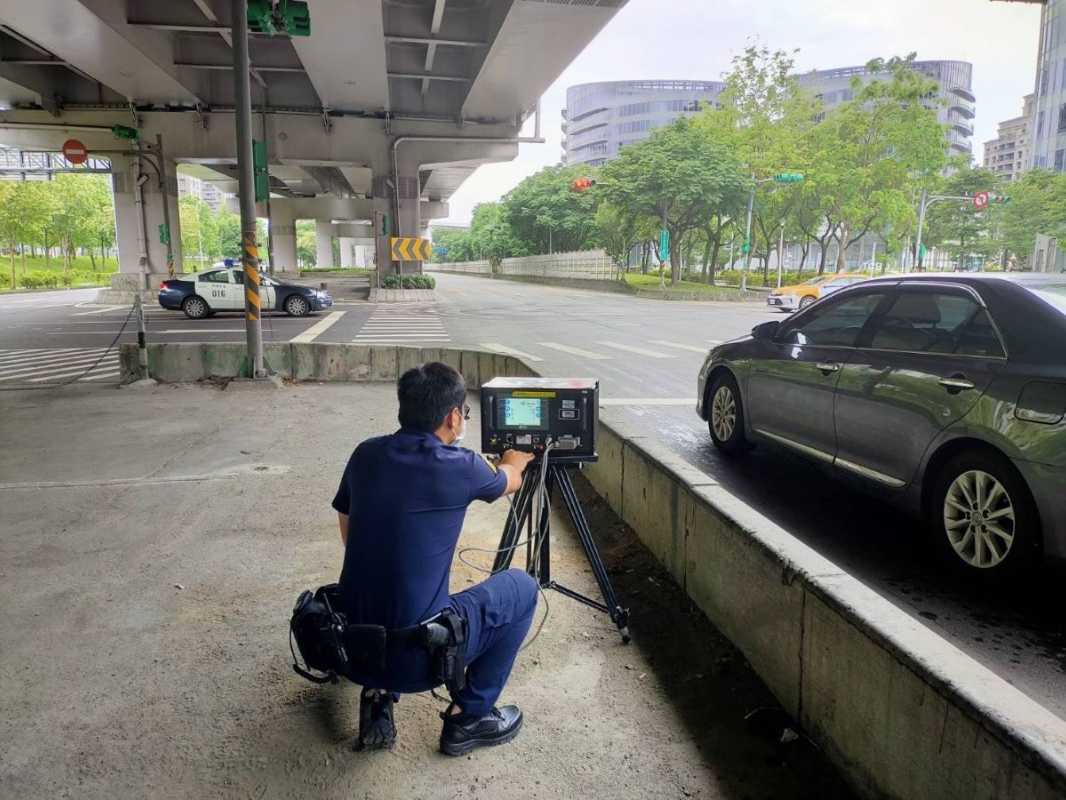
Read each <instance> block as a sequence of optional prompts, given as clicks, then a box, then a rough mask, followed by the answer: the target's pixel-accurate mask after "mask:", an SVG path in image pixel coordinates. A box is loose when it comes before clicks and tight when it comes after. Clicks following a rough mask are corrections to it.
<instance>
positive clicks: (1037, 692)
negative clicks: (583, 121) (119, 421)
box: [0, 274, 1066, 718]
mask: <svg viewBox="0 0 1066 800" xmlns="http://www.w3.org/2000/svg"><path fill="white" fill-rule="evenodd" d="M436 278H437V282H438V290H437V294H438V302H436V303H433V304H410V305H408V304H405V305H378V306H375V305H371V304H368V303H365V302H362V301H360V300H358V299H355V298H356V297H358V296H359V295H358V291H359V290H360V287H359V284H358V282H357V281H351V280H350V279H336V278H332V277H326V278H325V280H326V282H327V283H328V285H329V287H330V290H331V292H332V293H333V295H334V297H335V298H338V301H339V302H338V304H337V305H336V306H335V307H334V308H333V309H332V310H331V312H330V313H325V314H318V315H314V316H311V317H306V318H301V319H291V318H287V317H284V316H279V315H276V314H272V315H267V316H266V317H264V327H263V331H264V338H265V339H266V340H268V341H270V340H274V341H288V340H292V339H298V340H302V341H318V342H367V343H370V342H372V343H406V344H433V345H437V346H455V347H463V346H469V347H478V348H484V349H489V350H495V351H497V352H505V353H511V354H514V355H517V356H519V357H521V358H523V359H525V360H526V361H527V362H529V364H530V366H533V367H535V368H536V369H538V370H539V371H541V372H551V373H555V374H556V375H577V376H586V375H591V376H594V377H597V378H599V379H600V381H601V394H602V402H603V404H604V405H606V406H610V407H616V408H618V409H619V410H620V413H622V414H623V415H624V416H625V418H626V420H627V421H628V422H630V423H632V424H633V425H635V426H636V427H637V428H639V429H641V430H644V431H647V432H648V433H649V434H651V435H653V436H655V437H656V438H657V439H658V440H660V441H662V442H664V443H666V444H668V445H669V446H670V447H672V448H673V449H674V450H676V451H677V452H678V453H679V454H680V455H682V456H683V457H684V458H685V459H686V460H687V461H688V462H690V463H691V464H693V465H694V466H696V467H697V468H699V469H700V470H702V471H704V472H705V473H707V474H708V475H711V476H712V477H713V478H714V479H715V480H716V481H718V482H719V483H720V484H721V485H722V486H724V487H725V488H727V489H728V490H729V491H730V492H732V493H733V494H734V495H736V496H737V497H738V498H740V499H741V500H743V501H744V502H746V503H748V504H749V505H751V506H753V507H754V508H757V509H758V510H759V511H760V512H761V513H762V514H764V515H765V516H767V517H768V518H770V519H771V520H773V521H774V522H776V523H778V524H779V525H781V526H782V527H784V528H785V529H786V530H788V531H789V532H791V533H792V534H793V535H795V536H797V537H798V538H800V539H801V540H803V541H804V542H806V543H807V544H809V545H811V546H812V547H814V548H815V549H817V550H818V551H819V552H821V553H822V554H824V555H825V556H826V557H828V558H830V559H831V560H833V561H834V562H836V563H837V564H839V565H840V566H842V567H844V568H845V569H847V570H848V571H849V572H851V573H852V574H854V575H855V576H856V577H858V578H859V579H860V580H862V581H863V582H864V583H866V584H868V585H869V586H871V587H872V588H874V589H875V590H876V591H878V592H879V593H880V594H882V595H883V596H884V597H886V598H888V599H889V600H891V601H892V602H893V603H895V604H896V605H897V606H899V607H900V608H901V609H903V610H904V611H906V612H907V613H908V614H910V615H911V616H912V617H914V618H915V619H917V620H919V621H920V622H922V624H924V625H926V626H928V627H929V628H931V629H932V630H934V631H936V632H937V633H939V634H941V635H942V636H944V637H945V638H947V639H948V640H949V641H951V642H952V643H953V644H955V645H956V646H958V647H959V648H960V649H962V650H963V651H965V652H967V653H968V654H970V655H971V656H973V657H974V658H976V659H977V660H978V661H980V662H981V663H983V664H984V665H985V666H987V667H989V668H991V669H992V670H994V671H995V672H997V673H998V674H1000V675H1002V676H1003V677H1004V678H1005V679H1006V680H1007V681H1009V682H1010V683H1012V684H1013V685H1015V686H1017V687H1018V688H1019V689H1021V690H1022V691H1024V692H1026V693H1027V694H1029V695H1030V696H1032V697H1033V698H1034V699H1036V700H1037V701H1038V702H1040V703H1041V704H1043V705H1044V706H1046V707H1047V708H1049V709H1050V710H1052V711H1053V712H1054V713H1056V714H1058V715H1059V716H1060V717H1063V718H1066V615H1063V613H1062V612H1061V587H1062V585H1063V579H1064V577H1066V572H1064V569H1063V568H1062V567H1060V566H1051V567H1048V568H1047V569H1044V570H1043V571H1041V572H1040V573H1038V574H1036V575H1034V576H1033V577H1032V578H1031V579H1030V580H1028V581H1027V582H1026V583H1024V584H1023V585H1020V586H1016V587H1013V588H1011V589H1009V590H1008V589H999V590H994V591H990V590H989V589H987V588H986V587H978V586H974V585H972V584H969V583H967V582H966V581H965V580H963V579H960V578H958V577H956V576H953V575H948V574H945V572H944V570H943V569H942V567H941V566H940V565H939V563H938V562H937V561H936V559H935V558H934V557H933V556H932V553H931V548H930V547H928V546H926V543H925V542H924V541H923V534H922V530H921V526H920V525H919V524H918V523H917V522H916V521H915V520H913V519H911V518H909V517H907V516H905V515H903V514H901V513H900V512H898V511H897V510H896V509H894V508H893V507H892V506H890V505H888V504H886V503H884V502H882V501H881V500H880V499H879V498H878V497H877V496H876V495H868V494H863V493H860V492H858V491H856V490H854V489H852V488H850V486H845V485H843V484H841V483H840V482H839V481H836V480H833V479H832V478H830V477H829V476H828V475H827V473H825V472H823V471H821V470H819V469H818V468H816V467H813V466H812V465H811V464H810V463H809V462H807V461H804V460H802V459H800V458H798V457H796V456H793V455H792V454H790V453H787V452H783V451H780V450H776V449H773V448H769V447H765V448H759V449H758V450H756V451H755V452H753V453H752V454H751V455H750V456H749V457H748V458H746V459H744V460H743V461H741V462H736V461H732V460H725V459H722V458H720V457H719V455H718V453H717V452H716V451H715V449H714V447H713V446H712V445H711V443H710V439H709V436H708V433H707V429H706V426H705V424H704V423H703V422H702V421H701V420H700V419H699V418H698V417H697V416H696V414H695V387H696V374H697V372H698V370H699V367H700V364H701V363H702V360H703V356H704V354H705V352H706V350H707V349H708V348H709V347H710V346H712V345H713V344H716V343H718V342H719V341H725V340H728V339H731V338H734V337H737V336H741V335H744V334H746V333H748V332H749V331H750V330H751V328H752V327H753V326H754V325H756V324H758V323H759V322H763V321H765V320H768V319H777V318H781V317H782V315H781V314H780V313H779V312H776V311H770V310H768V309H767V308H766V307H765V306H764V305H762V304H759V303H751V304H748V303H713V302H680V301H669V302H667V301H658V300H650V299H640V298H635V297H630V296H626V295H623V294H613V293H602V292H594V291H587V290H581V289H572V288H563V287H552V286H543V285H539V284H529V283H519V282H512V281H502V280H490V279H487V278H479V277H472V276H460V275H445V274H437V275H436ZM64 294H69V295H73V294H74V293H46V294H41V295H34V296H33V297H38V298H41V299H40V300H39V301H38V302H40V303H41V304H42V306H44V305H48V306H50V307H47V308H45V307H42V308H37V307H36V306H35V305H34V303H33V301H32V299H30V298H31V296H29V295H19V296H11V297H0V311H3V312H4V315H3V319H4V320H5V321H4V322H3V323H0V350H18V349H22V348H27V349H30V350H31V351H32V352H31V353H30V354H29V356H26V355H25V354H20V353H16V354H14V355H11V356H9V357H8V358H6V359H5V358H4V355H3V354H2V353H0V391H3V389H4V388H5V387H7V386H12V385H24V384H25V381H24V380H23V379H24V378H26V377H27V376H32V377H35V378H40V377H43V376H47V375H50V374H52V373H53V372H56V371H57V370H53V369H52V366H51V365H53V364H62V363H63V362H62V359H63V358H64V356H63V354H61V353H52V352H44V351H41V350H40V349H39V348H41V343H42V342H44V341H48V342H49V343H50V344H51V345H52V347H54V348H64V347H89V346H96V347H100V346H106V345H107V344H108V342H109V341H110V340H111V339H113V338H114V334H115V331H117V330H118V329H119V327H120V326H121V324H122V321H123V319H124V317H125V316H126V314H127V313H128V309H124V308H111V309H109V308H107V307H104V308H103V309H101V308H100V307H79V306H78V305H77V302H78V301H75V300H74V299H73V298H71V299H69V300H68V304H67V305H65V306H64V305H62V304H61V303H60V302H59V300H60V298H62V297H63V295H64ZM16 297H17V299H18V302H19V303H20V305H18V306H17V307H15V308H8V307H7V306H6V305H5V304H6V303H8V302H10V301H12V300H15V299H16ZM148 324H149V339H150V340H151V341H186V342H204V341H230V342H239V341H243V336H244V334H243V321H242V320H241V318H240V316H239V315H237V314H230V315H225V314H220V315H218V316H216V317H214V318H212V319H209V320H201V321H198V322H195V323H194V322H192V321H191V320H186V319H185V318H184V317H183V316H182V315H181V313H180V312H167V311H163V310H162V309H150V310H149V320H148ZM316 326H317V327H316ZM300 337H303V338H302V339H301V338H300ZM135 340H136V336H135V333H134V332H132V331H130V332H127V333H125V334H123V336H122V337H121V341H135ZM81 355H84V354H81ZM25 358H35V359H37V360H38V362H39V361H42V360H43V361H45V362H46V363H45V366H44V368H39V369H37V370H36V371H33V370H31V371H28V372H21V373H19V374H18V375H16V376H15V378H10V377H9V376H10V375H11V372H7V371H5V370H13V371H18V370H19V369H23V370H26V369H30V368H31V367H34V366H35V365H36V363H37V362H34V363H31V364H30V365H29V366H26V365H25V364H23V363H21V362H20V359H25ZM49 358H52V359H57V360H53V361H49V360H48V359H49ZM72 369H73V367H72V366H67V370H68V372H69V371H70V370H72ZM56 380H60V379H59V378H56ZM100 382H101V383H107V381H106V380H101V381H100Z"/></svg>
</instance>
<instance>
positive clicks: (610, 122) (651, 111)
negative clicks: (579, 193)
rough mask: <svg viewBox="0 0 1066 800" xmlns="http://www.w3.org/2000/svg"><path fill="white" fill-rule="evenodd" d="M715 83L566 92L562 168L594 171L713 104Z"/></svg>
mask: <svg viewBox="0 0 1066 800" xmlns="http://www.w3.org/2000/svg"><path fill="white" fill-rule="evenodd" d="M723 88H724V84H722V83H720V82H717V81H609V82H606V83H583V84H580V85H578V86H571V87H570V88H569V89H567V91H566V108H565V109H563V159H562V160H563V163H564V164H590V165H592V166H599V165H600V164H603V163H604V162H606V161H607V160H608V159H611V158H614V157H615V156H616V155H618V151H619V150H620V149H621V148H623V147H625V146H626V145H627V144H632V143H633V142H639V141H640V140H641V139H646V138H647V137H648V136H649V135H650V134H651V132H652V131H653V130H655V128H658V127H661V126H663V125H667V124H669V123H670V122H672V121H673V120H675V119H676V118H677V117H679V116H681V115H683V114H695V113H697V112H699V111H702V110H703V109H704V108H707V107H708V104H710V105H714V104H715V103H716V102H717V100H718V95H719V94H720V93H721V91H722V89H723Z"/></svg>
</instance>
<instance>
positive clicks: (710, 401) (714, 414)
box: [707, 372, 748, 456]
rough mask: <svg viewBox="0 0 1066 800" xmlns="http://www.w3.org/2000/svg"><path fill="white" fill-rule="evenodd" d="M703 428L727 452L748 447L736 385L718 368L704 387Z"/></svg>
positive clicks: (735, 451)
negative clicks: (718, 370) (705, 387)
mask: <svg viewBox="0 0 1066 800" xmlns="http://www.w3.org/2000/svg"><path fill="white" fill-rule="evenodd" d="M707 429H708V430H709V431H710V433H711V441H712V442H714V446H715V447H717V448H718V449H719V450H721V451H722V452H723V453H725V454H727V455H731V456H732V455H739V454H740V453H743V452H745V451H746V450H747V449H748V439H747V437H746V436H745V435H744V407H743V405H742V404H741V402H740V388H739V387H738V386H737V382H736V379H734V378H733V376H732V375H730V374H729V373H728V372H719V373H718V375H717V376H716V377H715V379H714V381H712V383H711V388H710V389H709V390H708V391H707Z"/></svg>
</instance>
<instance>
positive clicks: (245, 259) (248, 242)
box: [231, 0, 266, 378]
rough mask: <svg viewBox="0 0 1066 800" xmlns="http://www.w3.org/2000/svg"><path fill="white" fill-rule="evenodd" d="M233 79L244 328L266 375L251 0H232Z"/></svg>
mask: <svg viewBox="0 0 1066 800" xmlns="http://www.w3.org/2000/svg"><path fill="white" fill-rule="evenodd" d="M231 15H232V20H231V24H232V26H233V34H232V40H233V83H234V89H235V91H234V96H235V98H236V106H237V107H236V112H237V113H236V114H235V115H234V116H235V117H236V119H237V173H238V186H239V194H240V203H241V266H242V268H243V269H244V328H245V335H246V338H247V341H248V366H249V371H250V372H251V375H250V377H252V378H262V377H265V375H266V369H265V368H264V366H263V328H262V322H261V321H260V319H259V317H260V313H261V309H260V304H259V250H258V248H257V246H256V241H255V171H254V167H253V163H252V87H251V75H250V73H251V68H250V64H249V59H248V0H232V3H231Z"/></svg>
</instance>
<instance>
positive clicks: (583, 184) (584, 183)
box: [570, 178, 596, 192]
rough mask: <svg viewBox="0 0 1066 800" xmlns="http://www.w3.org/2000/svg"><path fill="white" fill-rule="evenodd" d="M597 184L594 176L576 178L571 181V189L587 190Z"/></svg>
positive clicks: (574, 190) (575, 190) (573, 190)
mask: <svg viewBox="0 0 1066 800" xmlns="http://www.w3.org/2000/svg"><path fill="white" fill-rule="evenodd" d="M595 185H596V181H595V180H593V179H592V178H575V179H574V180H572V181H571V182H570V191H572V192H587V191H588V190H589V189H591V188H592V187H593V186H595Z"/></svg>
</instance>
